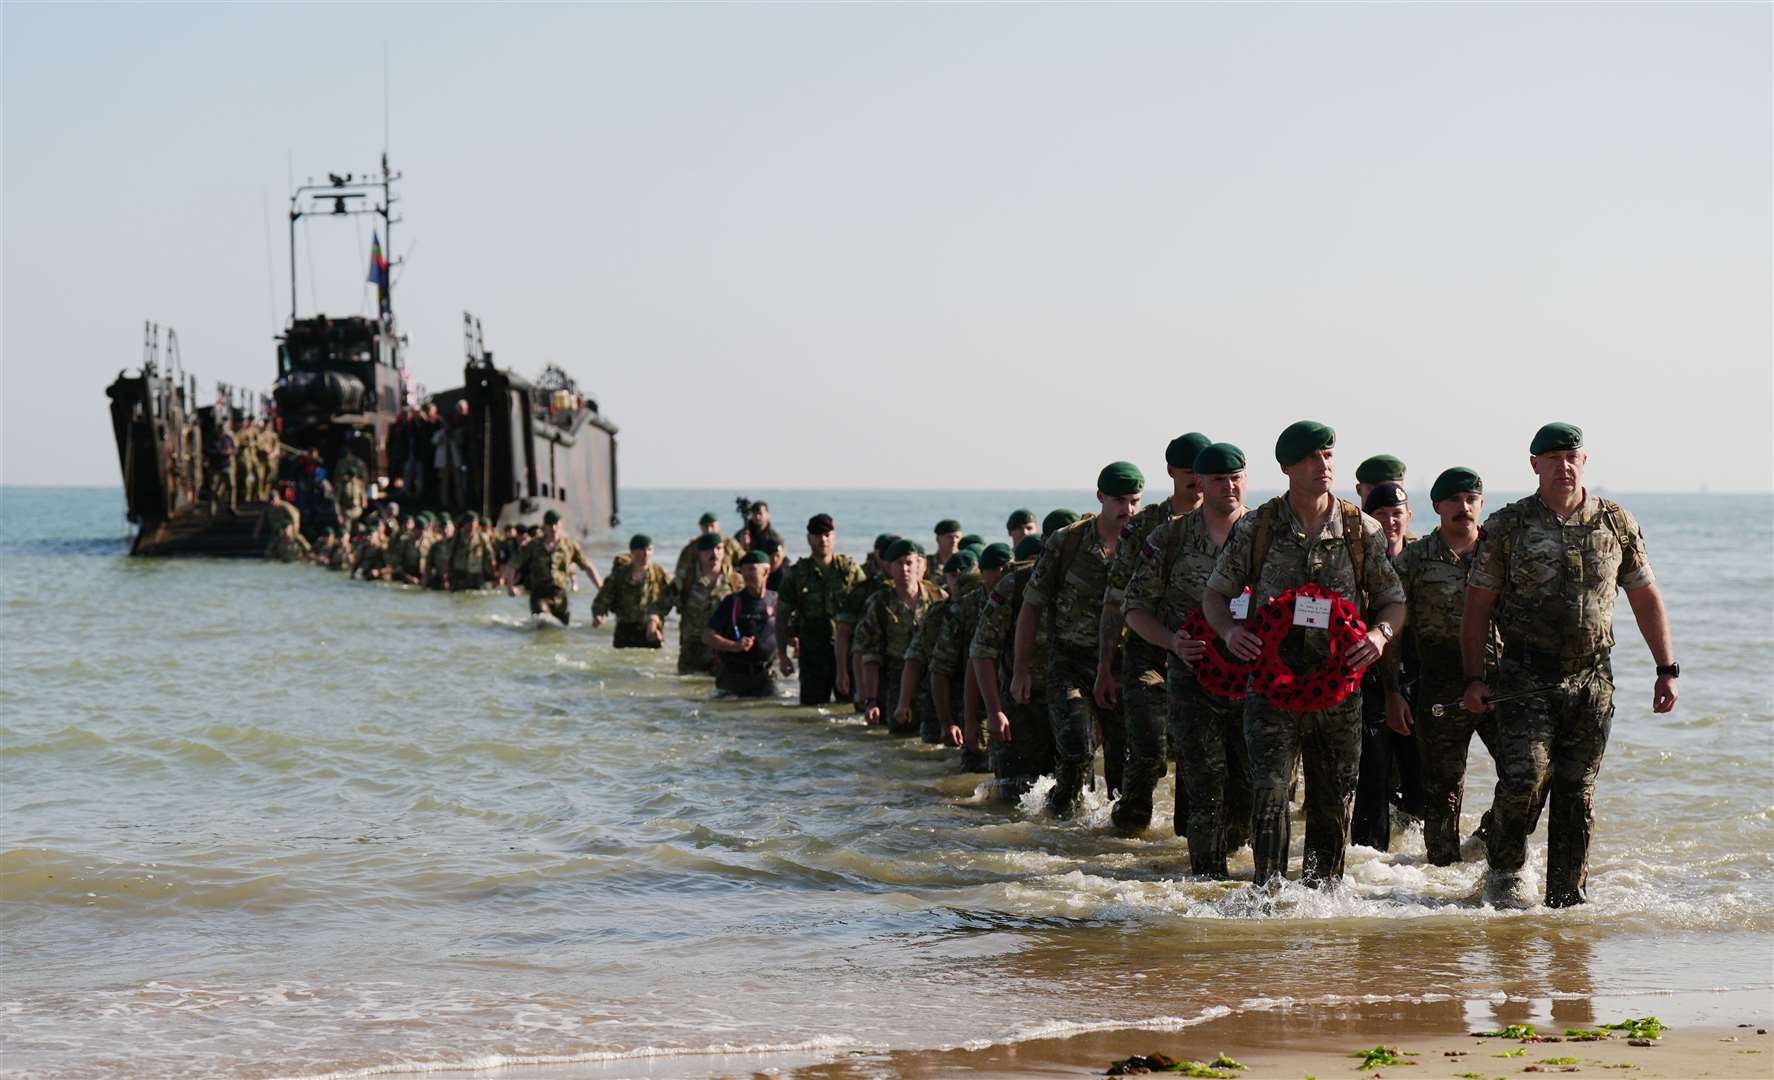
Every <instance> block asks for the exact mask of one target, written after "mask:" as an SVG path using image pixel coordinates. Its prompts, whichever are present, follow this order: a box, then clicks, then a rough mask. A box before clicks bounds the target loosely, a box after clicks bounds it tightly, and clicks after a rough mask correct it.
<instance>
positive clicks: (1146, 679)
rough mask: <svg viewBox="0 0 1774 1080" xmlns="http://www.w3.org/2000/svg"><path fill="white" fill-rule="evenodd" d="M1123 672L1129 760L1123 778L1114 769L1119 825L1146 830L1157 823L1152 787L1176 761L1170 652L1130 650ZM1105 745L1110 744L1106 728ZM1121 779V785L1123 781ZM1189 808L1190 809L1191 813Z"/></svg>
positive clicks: (1112, 781)
mask: <svg viewBox="0 0 1774 1080" xmlns="http://www.w3.org/2000/svg"><path fill="white" fill-rule="evenodd" d="M1123 664H1124V668H1125V670H1124V671H1123V672H1122V676H1121V714H1122V723H1123V725H1124V730H1125V731H1126V733H1127V736H1126V739H1125V742H1126V751H1125V760H1124V762H1123V763H1122V766H1121V774H1120V776H1119V777H1117V776H1116V775H1115V774H1114V773H1113V772H1111V771H1110V770H1109V768H1108V761H1107V760H1106V755H1107V754H1108V753H1109V751H1108V750H1104V754H1105V760H1104V762H1103V771H1104V772H1109V774H1110V775H1109V786H1110V787H1111V788H1116V787H1118V788H1119V789H1120V791H1121V801H1120V802H1119V803H1117V804H1116V805H1115V825H1116V827H1118V828H1122V829H1134V830H1143V829H1145V828H1146V827H1147V826H1149V825H1150V824H1151V823H1152V790H1153V789H1154V788H1156V787H1157V786H1158V781H1160V780H1162V779H1164V774H1165V772H1166V770H1168V769H1169V767H1170V765H1169V762H1168V760H1167V755H1166V754H1165V744H1166V743H1167V742H1169V741H1170V740H1169V738H1168V729H1169V726H1170V712H1171V710H1170V706H1169V694H1168V693H1167V692H1166V691H1165V676H1164V670H1165V669H1164V656H1163V654H1159V655H1158V656H1156V657H1154V656H1152V655H1151V653H1150V652H1148V651H1138V652H1136V651H1134V650H1133V649H1129V650H1127V651H1126V653H1125V654H1124V658H1123ZM1103 741H1104V742H1105V743H1106V742H1108V741H1109V740H1108V738H1107V732H1106V730H1105V732H1104V740H1103ZM1117 781H1119V783H1117ZM1185 812H1186V811H1185Z"/></svg>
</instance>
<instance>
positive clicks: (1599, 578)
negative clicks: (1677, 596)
mask: <svg viewBox="0 0 1774 1080" xmlns="http://www.w3.org/2000/svg"><path fill="white" fill-rule="evenodd" d="M1655 582H1656V578H1655V577H1653V576H1652V574H1651V560H1650V556H1649V555H1647V554H1646V551H1645V536H1644V532H1643V531H1642V530H1640V528H1639V525H1638V522H1637V521H1635V520H1633V517H1632V515H1631V514H1629V513H1627V512H1626V511H1625V510H1624V509H1623V508H1621V507H1620V506H1619V505H1618V504H1616V503H1613V502H1610V501H1608V500H1607V499H1602V498H1597V497H1596V496H1594V495H1587V496H1586V497H1585V498H1584V500H1583V505H1582V506H1580V507H1578V508H1577V512H1576V513H1574V514H1572V515H1571V519H1570V520H1569V521H1560V520H1559V517H1558V515H1557V514H1555V513H1553V512H1552V510H1551V509H1550V508H1548V507H1547V505H1546V504H1545V503H1544V502H1542V501H1541V500H1540V496H1539V495H1537V494H1535V495H1529V496H1528V497H1527V498H1525V499H1522V500H1520V501H1517V502H1512V503H1510V504H1509V505H1508V506H1505V507H1503V508H1502V509H1501V510H1498V511H1497V512H1496V513H1494V514H1492V515H1491V516H1490V518H1489V520H1487V521H1486V522H1485V542H1484V544H1483V546H1481V547H1480V548H1479V551H1478V555H1477V557H1476V558H1475V559H1474V560H1473V563H1472V572H1471V576H1470V577H1469V578H1468V579H1467V584H1468V585H1470V586H1473V587H1476V588H1480V589H1487V590H1489V591H1491V592H1494V593H1497V594H1498V599H1497V606H1496V610H1495V616H1494V617H1495V618H1496V621H1497V629H1498V631H1499V632H1500V633H1501V635H1502V638H1503V641H1504V643H1505V644H1506V645H1511V646H1520V647H1522V648H1526V649H1531V650H1533V651H1535V652H1538V653H1544V654H1547V655H1550V656H1554V657H1557V658H1559V659H1561V660H1581V659H1582V658H1584V657H1587V656H1593V655H1595V654H1596V653H1599V652H1603V651H1605V650H1607V649H1610V648H1612V647H1613V645H1614V593H1615V591H1616V590H1617V589H1642V588H1644V587H1646V586H1648V585H1652V584H1655Z"/></svg>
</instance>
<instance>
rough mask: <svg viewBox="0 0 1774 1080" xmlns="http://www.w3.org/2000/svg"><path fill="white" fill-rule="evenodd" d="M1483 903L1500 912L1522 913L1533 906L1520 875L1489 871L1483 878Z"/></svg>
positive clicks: (1530, 895) (1532, 900)
mask: <svg viewBox="0 0 1774 1080" xmlns="http://www.w3.org/2000/svg"><path fill="white" fill-rule="evenodd" d="M1484 900H1485V903H1487V904H1489V905H1491V906H1492V907H1494V908H1498V909H1500V910H1510V911H1524V910H1526V909H1528V908H1531V907H1533V906H1534V897H1533V895H1532V894H1531V893H1529V892H1528V889H1527V883H1526V882H1525V881H1523V880H1522V876H1521V875H1520V874H1507V873H1499V872H1498V871H1495V870H1493V871H1491V872H1490V873H1489V874H1488V875H1486V877H1485V883H1484Z"/></svg>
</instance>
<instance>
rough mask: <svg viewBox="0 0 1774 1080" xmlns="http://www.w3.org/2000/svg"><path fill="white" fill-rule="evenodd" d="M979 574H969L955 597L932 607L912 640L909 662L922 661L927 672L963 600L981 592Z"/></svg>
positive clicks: (907, 651) (907, 652)
mask: <svg viewBox="0 0 1774 1080" xmlns="http://www.w3.org/2000/svg"><path fill="white" fill-rule="evenodd" d="M979 587H980V582H979V575H978V574H968V575H967V576H966V577H964V578H962V579H961V587H960V589H959V590H958V591H957V592H956V593H955V595H953V596H949V597H947V598H946V599H943V600H938V601H937V602H936V603H935V604H933V605H931V608H930V611H929V613H928V614H926V615H925V616H924V619H923V621H922V622H920V623H919V624H918V632H917V634H916V635H914V636H913V638H912V645H911V648H909V649H907V650H906V654H905V658H906V659H907V660H921V661H923V662H924V664H925V667H926V670H928V668H929V667H930V664H931V661H932V660H934V659H935V657H936V643H937V642H938V641H939V640H940V639H941V637H942V635H943V633H944V632H945V630H946V628H947V626H948V625H949V623H950V622H952V621H954V618H955V608H956V605H958V604H959V603H960V602H961V600H962V599H964V598H965V597H968V596H972V595H973V594H974V593H976V592H978V591H979Z"/></svg>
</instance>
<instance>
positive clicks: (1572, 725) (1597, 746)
mask: <svg viewBox="0 0 1774 1080" xmlns="http://www.w3.org/2000/svg"><path fill="white" fill-rule="evenodd" d="M1574 668H1575V669H1578V670H1574V671H1573V670H1572V669H1574ZM1561 676H1562V677H1563V678H1564V680H1565V684H1564V687H1563V688H1562V689H1560V690H1556V691H1553V692H1551V693H1548V694H1542V695H1540V696H1537V697H1531V698H1524V699H1523V700H1521V701H1512V702H1509V703H1508V704H1504V705H1499V706H1497V710H1496V712H1497V730H1496V737H1497V747H1496V750H1495V753H1496V755H1497V773H1498V779H1497V796H1496V801H1495V803H1494V804H1493V805H1492V807H1491V827H1490V828H1489V829H1488V830H1487V832H1486V835H1485V844H1486V847H1487V848H1488V849H1489V854H1490V863H1491V873H1492V874H1493V875H1497V876H1503V877H1507V876H1511V875H1515V874H1519V873H1520V872H1521V868H1522V866H1523V864H1525V863H1526V862H1527V854H1528V835H1529V834H1530V833H1532V832H1533V830H1534V826H1535V824H1536V823H1537V822H1538V821H1539V818H1540V811H1541V809H1542V808H1545V807H1547V806H1548V802H1549V798H1550V816H1549V817H1548V818H1547V824H1546V906H1547V907H1567V906H1569V905H1571V904H1581V903H1583V902H1584V900H1585V897H1584V895H1583V890H1584V887H1585V886H1586V885H1587V884H1588V880H1589V841H1590V836H1591V833H1592V832H1593V830H1594V828H1595V778H1596V775H1597V774H1598V773H1600V772H1601V767H1602V753H1603V752H1604V751H1605V750H1607V748H1608V731H1609V729H1610V728H1611V727H1612V725H1613V719H1614V669H1613V666H1612V665H1611V664H1610V663H1609V662H1608V654H1607V653H1599V654H1597V655H1596V656H1594V657H1592V658H1590V659H1588V660H1586V661H1584V662H1582V664H1573V665H1569V666H1567V667H1566V669H1565V670H1564V671H1557V670H1554V671H1547V670H1538V671H1536V670H1533V669H1530V668H1529V667H1528V666H1527V665H1525V664H1523V663H1521V662H1519V661H1516V660H1512V659H1511V658H1510V657H1509V656H1508V655H1505V656H1504V659H1503V662H1502V663H1501V664H1500V665H1498V669H1497V677H1496V681H1495V682H1493V683H1492V684H1491V692H1492V693H1494V694H1497V695H1499V696H1501V695H1503V694H1509V693H1514V692H1517V691H1521V690H1528V689H1531V688H1533V687H1536V686H1545V685H1547V684H1550V683H1553V682H1556V681H1557V680H1558V679H1559V678H1560V677H1561Z"/></svg>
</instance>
